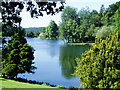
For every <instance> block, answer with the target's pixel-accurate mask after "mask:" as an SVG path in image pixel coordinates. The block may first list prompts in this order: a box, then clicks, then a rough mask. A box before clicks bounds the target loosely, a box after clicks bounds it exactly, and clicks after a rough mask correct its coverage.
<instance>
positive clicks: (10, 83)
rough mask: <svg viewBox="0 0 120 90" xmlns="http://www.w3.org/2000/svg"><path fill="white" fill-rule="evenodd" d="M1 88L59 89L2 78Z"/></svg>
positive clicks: (0, 79)
mask: <svg viewBox="0 0 120 90" xmlns="http://www.w3.org/2000/svg"><path fill="white" fill-rule="evenodd" d="M0 82H1V83H0V87H2V88H57V87H51V86H48V85H46V84H42V85H38V84H29V83H23V82H18V81H15V80H10V79H4V78H0Z"/></svg>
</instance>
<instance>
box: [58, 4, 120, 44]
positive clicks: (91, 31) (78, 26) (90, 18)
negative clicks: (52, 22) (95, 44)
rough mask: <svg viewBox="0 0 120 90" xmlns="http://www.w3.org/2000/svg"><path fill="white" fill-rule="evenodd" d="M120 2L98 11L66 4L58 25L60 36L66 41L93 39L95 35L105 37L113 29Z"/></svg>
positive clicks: (102, 7)
mask: <svg viewBox="0 0 120 90" xmlns="http://www.w3.org/2000/svg"><path fill="white" fill-rule="evenodd" d="M119 6H120V2H116V3H115V4H112V5H110V6H109V7H108V8H106V9H105V7H104V5H102V6H101V7H100V11H99V12H98V11H96V10H92V11H90V10H89V8H83V9H81V10H80V11H78V12H77V9H75V8H72V7H70V6H67V7H66V8H65V9H64V10H63V12H62V16H61V18H62V22H61V24H60V26H59V34H60V38H61V39H63V40H65V41H66V42H88V41H94V40H95V38H96V37H101V38H105V37H106V36H108V35H109V34H110V33H111V32H112V31H113V29H114V26H115V13H116V11H117V10H118V8H119Z"/></svg>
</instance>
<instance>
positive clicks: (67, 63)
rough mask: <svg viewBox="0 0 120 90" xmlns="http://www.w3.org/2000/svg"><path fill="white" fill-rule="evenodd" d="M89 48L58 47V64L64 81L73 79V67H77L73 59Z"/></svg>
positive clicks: (86, 46)
mask: <svg viewBox="0 0 120 90" xmlns="http://www.w3.org/2000/svg"><path fill="white" fill-rule="evenodd" d="M89 48H90V46H88V45H84V46H76V45H62V46H61V47H60V56H59V58H60V64H61V69H62V74H63V76H64V77H65V78H66V79H70V78H73V77H74V76H73V75H72V74H73V73H74V69H75V66H76V65H77V63H76V61H75V58H76V57H79V56H80V55H81V54H82V53H84V52H85V51H86V50H88V49H89Z"/></svg>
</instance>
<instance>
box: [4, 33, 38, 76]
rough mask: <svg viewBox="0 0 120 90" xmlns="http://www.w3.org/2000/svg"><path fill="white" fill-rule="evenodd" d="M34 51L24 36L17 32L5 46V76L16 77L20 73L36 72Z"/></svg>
mask: <svg viewBox="0 0 120 90" xmlns="http://www.w3.org/2000/svg"><path fill="white" fill-rule="evenodd" d="M33 53H34V49H33V48H32V47H31V46H30V45H28V44H27V41H26V39H25V38H24V36H21V34H20V33H16V34H15V35H14V36H13V37H12V38H11V40H10V41H9V42H8V43H7V44H6V45H5V46H4V48H3V55H2V65H3V69H2V75H3V77H4V78H15V77H17V75H18V74H19V73H25V72H28V73H34V72H33V70H34V69H35V68H36V67H34V66H33V65H32V64H33V63H34V62H33V59H34V56H33Z"/></svg>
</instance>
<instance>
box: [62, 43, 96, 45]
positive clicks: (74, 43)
mask: <svg viewBox="0 0 120 90" xmlns="http://www.w3.org/2000/svg"><path fill="white" fill-rule="evenodd" d="M61 44H66V45H93V44H94V43H61Z"/></svg>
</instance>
